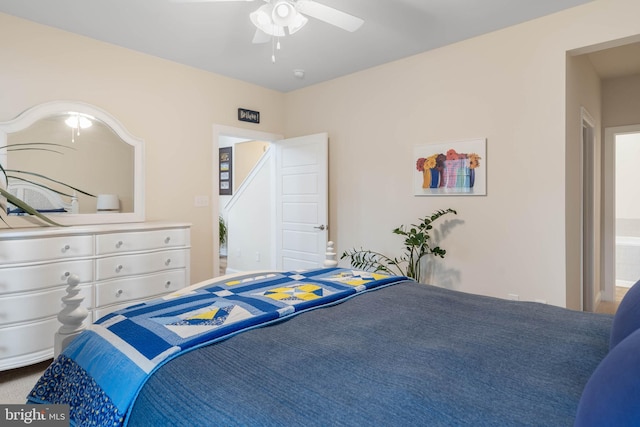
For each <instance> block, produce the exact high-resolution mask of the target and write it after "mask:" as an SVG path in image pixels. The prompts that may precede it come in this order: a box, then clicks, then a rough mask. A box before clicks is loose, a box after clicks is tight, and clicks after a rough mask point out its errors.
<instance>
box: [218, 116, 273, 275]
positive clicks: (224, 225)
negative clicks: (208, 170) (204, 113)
mask: <svg viewBox="0 0 640 427" xmlns="http://www.w3.org/2000/svg"><path fill="white" fill-rule="evenodd" d="M281 139H282V135H279V134H272V133H267V132H260V131H253V130H249V129H243V128H236V127H231V126H224V125H214V126H213V152H214V158H213V171H214V176H213V188H214V191H215V193H214V200H217V203H214V209H213V221H214V230H215V231H214V239H213V246H214V247H213V254H214V259H213V271H214V274H216V275H223V274H225V273H226V272H227V261H228V250H227V248H228V245H229V241H230V239H233V238H234V237H233V235H232V233H230V232H229V231H230V230H229V222H228V218H227V217H226V215H225V207H226V206H227V205H228V204H229V203H230V202H231V201H232V199H233V196H234V194H237V193H238V191H240V190H241V188H242V183H243V182H244V181H245V178H247V177H248V176H249V175H250V174H251V170H252V169H253V166H254V165H255V164H256V163H257V161H256V157H257V158H258V159H260V158H261V157H262V154H263V153H264V151H266V150H265V149H264V144H268V143H269V142H272V141H278V140H281ZM250 141H263V142H262V143H261V144H260V146H259V147H258V148H257V149H256V147H249V146H250V145H252V144H247V145H245V146H240V145H241V144H246V143H248V142H250ZM229 147H231V156H230V162H233V163H230V164H228V165H223V164H222V163H224V162H222V161H221V159H220V149H221V148H229ZM237 147H240V149H239V150H236V148H237ZM245 148H248V150H245ZM249 152H251V154H249ZM256 153H258V154H256ZM222 169H226V170H222ZM224 181H227V182H226V183H225V182H224ZM227 186H229V187H231V188H228V189H227V188H226V187H227ZM223 187H225V188H223ZM222 190H230V191H222ZM220 193H226V194H220ZM225 230H226V231H227V235H226V236H225V237H226V238H224V239H221V238H220V237H221V233H223V232H224V231H225ZM236 237H237V236H236Z"/></svg>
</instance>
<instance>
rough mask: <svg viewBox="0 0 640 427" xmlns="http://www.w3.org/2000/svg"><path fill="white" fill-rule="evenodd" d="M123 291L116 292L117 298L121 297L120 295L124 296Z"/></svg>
mask: <svg viewBox="0 0 640 427" xmlns="http://www.w3.org/2000/svg"><path fill="white" fill-rule="evenodd" d="M122 292H123V290H122V289H118V290H117V291H116V297H119V296H120V295H122Z"/></svg>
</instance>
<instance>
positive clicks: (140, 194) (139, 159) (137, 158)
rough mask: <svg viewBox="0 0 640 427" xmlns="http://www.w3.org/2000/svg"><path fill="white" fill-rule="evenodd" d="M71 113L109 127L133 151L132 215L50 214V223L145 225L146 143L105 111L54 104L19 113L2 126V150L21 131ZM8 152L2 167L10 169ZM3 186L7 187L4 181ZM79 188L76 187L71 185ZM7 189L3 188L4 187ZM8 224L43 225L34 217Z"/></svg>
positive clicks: (75, 104) (3, 153)
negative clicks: (81, 115) (48, 119)
mask: <svg viewBox="0 0 640 427" xmlns="http://www.w3.org/2000/svg"><path fill="white" fill-rule="evenodd" d="M70 111H74V112H79V113H84V114H88V115H91V116H93V117H95V118H96V119H97V120H100V121H102V122H103V123H104V124H106V125H107V126H109V127H110V128H111V129H112V130H113V131H114V132H115V133H116V135H118V136H119V137H120V139H122V141H123V142H125V143H127V144H129V145H131V146H132V147H133V149H134V176H133V212H120V213H88V214H49V215H47V216H50V217H51V219H53V220H54V221H56V222H57V223H59V224H62V225H83V224H111V223H122V222H143V221H144V220H145V214H144V203H145V202H144V164H145V163H144V140H142V139H140V138H137V137H135V136H133V135H132V134H131V133H129V131H128V130H127V129H126V128H125V127H124V126H123V125H122V123H120V122H119V121H118V120H117V119H116V118H115V117H113V116H112V115H110V114H109V113H107V112H106V111H104V110H102V109H100V108H98V107H96V106H93V105H90V104H87V103H84V102H80V101H51V102H45V103H43V104H39V105H36V106H34V107H31V108H29V109H28V110H25V111H23V112H22V113H20V114H19V115H18V116H17V117H16V118H14V119H12V120H9V121H7V122H0V147H4V146H6V145H7V135H8V134H10V133H14V132H19V131H22V130H24V129H26V128H28V127H29V126H31V125H32V124H34V123H35V122H37V121H38V120H41V119H44V118H46V117H50V116H53V115H60V114H66V113H68V112H70ZM7 161H8V156H7V150H1V151H0V163H2V164H3V165H7ZM2 181H3V182H1V183H0V185H3V186H4V185H6V183H5V182H4V179H2ZM72 184H73V185H77V183H72ZM3 188H4V187H3ZM6 219H8V221H7V222H8V223H9V225H10V226H12V227H18V226H26V225H28V224H32V225H33V224H35V223H38V224H40V223H41V221H40V220H39V219H37V218H35V217H32V216H18V217H14V216H9V217H7V218H6Z"/></svg>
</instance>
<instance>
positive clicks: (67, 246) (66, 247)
mask: <svg viewBox="0 0 640 427" xmlns="http://www.w3.org/2000/svg"><path fill="white" fill-rule="evenodd" d="M69 249H71V246H69V245H64V247H63V248H62V252H67V251H68V250H69Z"/></svg>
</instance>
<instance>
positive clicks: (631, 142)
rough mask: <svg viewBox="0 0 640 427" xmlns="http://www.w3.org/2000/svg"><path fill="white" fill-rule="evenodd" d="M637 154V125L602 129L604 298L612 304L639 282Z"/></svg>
mask: <svg viewBox="0 0 640 427" xmlns="http://www.w3.org/2000/svg"><path fill="white" fill-rule="evenodd" d="M638 155H640V124H637V125H631V126H619V127H611V128H606V129H605V146H604V186H605V189H604V190H605V191H604V193H605V200H604V245H605V251H604V279H605V280H604V283H605V289H604V299H605V300H606V301H610V302H613V303H615V304H617V303H619V302H620V299H621V298H622V297H623V296H624V294H625V293H626V291H627V289H628V288H629V287H630V286H631V285H633V284H634V283H635V282H636V281H638V280H639V279H640V264H639V263H638V259H639V258H640V198H638V189H637V186H636V185H637V184H636V183H637V179H636V178H635V170H636V169H637V166H636V165H635V161H636V159H637V158H638Z"/></svg>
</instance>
